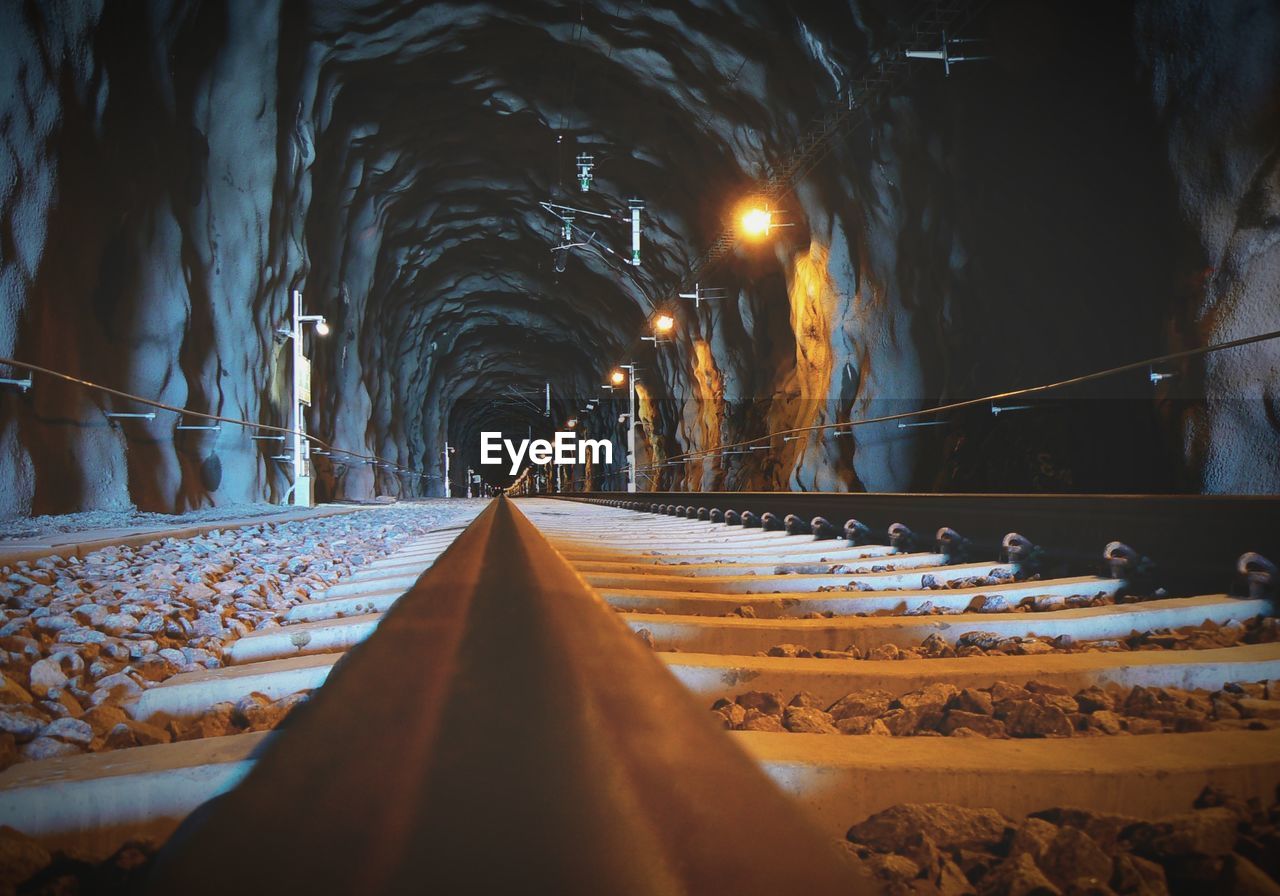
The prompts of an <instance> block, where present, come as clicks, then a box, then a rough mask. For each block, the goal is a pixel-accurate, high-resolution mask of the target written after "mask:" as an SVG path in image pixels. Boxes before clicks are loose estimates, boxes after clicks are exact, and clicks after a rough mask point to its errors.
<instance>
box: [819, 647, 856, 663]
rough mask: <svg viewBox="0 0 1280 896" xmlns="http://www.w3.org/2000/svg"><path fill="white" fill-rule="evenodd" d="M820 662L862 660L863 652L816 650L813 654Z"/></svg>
mask: <svg viewBox="0 0 1280 896" xmlns="http://www.w3.org/2000/svg"><path fill="white" fill-rule="evenodd" d="M813 655H814V656H816V657H817V658H818V659H820V660H856V659H861V658H862V652H861V651H857V652H855V651H852V650H827V649H826V648H823V649H822V650H815V651H814V653H813Z"/></svg>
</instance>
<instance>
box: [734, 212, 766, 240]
mask: <svg viewBox="0 0 1280 896" xmlns="http://www.w3.org/2000/svg"><path fill="white" fill-rule="evenodd" d="M772 224H773V213H772V212H770V211H769V210H768V209H764V208H753V209H748V210H747V212H746V214H744V215H743V216H742V232H743V233H744V234H745V235H746V236H749V237H752V238H753V239H762V238H764V237H766V236H768V235H769V228H770V226H772Z"/></svg>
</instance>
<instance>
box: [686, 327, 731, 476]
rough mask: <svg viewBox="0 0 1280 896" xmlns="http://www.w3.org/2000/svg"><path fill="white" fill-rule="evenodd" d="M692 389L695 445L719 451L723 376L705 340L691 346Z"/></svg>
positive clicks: (695, 341) (722, 411) (699, 340)
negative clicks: (695, 418)
mask: <svg viewBox="0 0 1280 896" xmlns="http://www.w3.org/2000/svg"><path fill="white" fill-rule="evenodd" d="M693 389H694V395H695V398H696V401H695V406H696V407H697V412H698V429H699V432H698V433H697V442H696V444H697V445H699V446H700V447H701V448H703V449H705V450H709V451H710V450H716V449H719V447H720V441H721V439H720V424H721V421H722V420H723V419H724V376H723V374H721V373H720V368H719V367H717V366H716V359H715V358H714V357H713V356H712V354H711V345H710V344H709V343H708V342H707V341H706V340H705V339H696V340H694V343H693Z"/></svg>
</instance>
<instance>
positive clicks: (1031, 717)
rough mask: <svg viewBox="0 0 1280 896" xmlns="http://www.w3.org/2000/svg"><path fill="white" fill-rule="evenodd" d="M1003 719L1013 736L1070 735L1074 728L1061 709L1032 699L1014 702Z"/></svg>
mask: <svg viewBox="0 0 1280 896" xmlns="http://www.w3.org/2000/svg"><path fill="white" fill-rule="evenodd" d="M1003 721H1004V725H1005V729H1006V730H1007V731H1008V732H1009V734H1010V735H1011V736H1013V737H1070V736H1071V734H1072V731H1073V730H1074V729H1072V727H1071V720H1070V719H1068V718H1067V715H1066V713H1064V712H1063V711H1062V710H1061V709H1058V708H1057V707H1056V706H1041V705H1040V704H1038V703H1034V702H1032V701H1030V700H1027V701H1021V702H1016V703H1014V704H1013V705H1012V707H1011V708H1010V709H1009V710H1008V711H1007V712H1006V713H1005V715H1004V719H1003Z"/></svg>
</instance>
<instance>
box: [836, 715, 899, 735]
mask: <svg viewBox="0 0 1280 896" xmlns="http://www.w3.org/2000/svg"><path fill="white" fill-rule="evenodd" d="M877 722H879V719H878V718H877V717H876V716H846V717H845V718H843V719H840V720H838V721H837V722H836V730H838V731H839V732H840V733H841V734H870V733H871V726H872V725H874V724H876V723H877ZM880 726H881V727H882V728H883V727H884V723H883V722H880ZM885 733H886V734H887V733H888V731H887V730H886V731H885Z"/></svg>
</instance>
